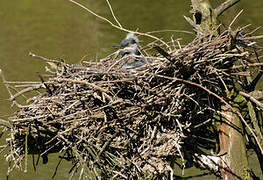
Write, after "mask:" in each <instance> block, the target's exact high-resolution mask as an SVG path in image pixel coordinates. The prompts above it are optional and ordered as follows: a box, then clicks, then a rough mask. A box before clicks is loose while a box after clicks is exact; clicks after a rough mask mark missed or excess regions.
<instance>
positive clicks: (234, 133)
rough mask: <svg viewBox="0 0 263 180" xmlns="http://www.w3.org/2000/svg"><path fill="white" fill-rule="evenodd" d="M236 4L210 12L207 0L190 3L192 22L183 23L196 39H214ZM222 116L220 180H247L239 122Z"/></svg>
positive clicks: (228, 112)
mask: <svg viewBox="0 0 263 180" xmlns="http://www.w3.org/2000/svg"><path fill="white" fill-rule="evenodd" d="M238 1H239V0H228V1H226V2H225V3H223V4H222V5H220V6H219V7H218V8H216V9H213V8H212V7H211V4H210V2H209V0H192V7H193V20H190V18H186V20H187V21H188V22H189V23H190V24H191V25H193V27H194V29H195V31H196V33H197V36H201V35H203V34H208V33H209V34H212V35H215V36H216V35H218V31H217V23H216V18H217V16H218V15H220V14H222V13H223V11H225V10H226V9H228V8H229V7H231V6H232V5H234V4H235V3H237V2H238ZM228 96H230V95H228ZM222 114H224V117H223V118H222V123H221V124H220V125H219V127H218V129H219V141H220V142H219V144H220V153H219V154H224V155H223V156H222V167H220V172H221V175H222V178H223V179H225V180H226V179H227V180H230V179H250V174H249V173H248V170H249V167H248V159H247V154H246V145H245V140H244V137H243V126H242V123H241V120H240V118H239V117H238V116H237V115H236V114H235V113H233V112H232V111H231V110H229V109H227V108H226V107H225V106H223V107H222Z"/></svg>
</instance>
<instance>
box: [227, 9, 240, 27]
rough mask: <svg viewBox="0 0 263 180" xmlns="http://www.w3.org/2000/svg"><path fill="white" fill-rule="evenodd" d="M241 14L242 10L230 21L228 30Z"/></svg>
mask: <svg viewBox="0 0 263 180" xmlns="http://www.w3.org/2000/svg"><path fill="white" fill-rule="evenodd" d="M242 12H243V9H242V10H241V11H240V12H239V13H238V14H237V15H236V16H235V18H234V19H233V20H232V22H231V23H230V24H229V28H230V27H231V26H232V25H233V23H234V22H235V21H236V20H237V18H238V17H239V16H240V14H241V13H242Z"/></svg>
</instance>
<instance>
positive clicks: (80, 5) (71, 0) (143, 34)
mask: <svg viewBox="0 0 263 180" xmlns="http://www.w3.org/2000/svg"><path fill="white" fill-rule="evenodd" d="M68 1H69V2H71V3H73V4H75V5H77V6H79V7H81V8H82V9H85V10H86V11H88V12H89V13H91V14H92V15H94V16H96V17H97V18H100V19H102V20H103V21H106V22H107V23H109V24H110V25H111V26H112V27H114V28H117V29H119V30H121V31H124V32H127V33H134V34H137V35H141V36H146V37H150V38H153V39H156V40H158V41H160V42H161V43H163V44H164V45H165V46H166V47H167V48H169V45H168V44H167V43H166V42H164V41H163V40H161V39H160V38H157V37H156V36H152V35H150V34H147V33H142V32H135V31H131V30H128V29H125V28H122V27H119V26H117V25H116V24H113V23H112V22H111V21H110V20H108V19H107V18H105V17H102V16H100V15H98V14H96V13H95V12H94V11H92V10H90V9H89V8H87V7H85V6H84V5H82V4H80V3H78V2H76V1H74V0H68Z"/></svg>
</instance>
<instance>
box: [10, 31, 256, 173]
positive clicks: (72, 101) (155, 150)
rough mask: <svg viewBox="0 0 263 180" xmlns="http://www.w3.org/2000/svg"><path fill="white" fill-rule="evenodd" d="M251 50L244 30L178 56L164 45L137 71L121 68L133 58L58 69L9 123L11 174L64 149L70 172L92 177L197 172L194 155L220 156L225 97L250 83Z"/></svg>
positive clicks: (203, 40)
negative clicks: (32, 156) (177, 170)
mask: <svg viewBox="0 0 263 180" xmlns="http://www.w3.org/2000/svg"><path fill="white" fill-rule="evenodd" d="M250 39H251V38H250ZM249 43H251V41H246V37H245V36H244V35H243V34H242V33H240V32H236V33H235V36H234V37H233V32H232V31H226V32H224V33H222V35H220V36H218V37H212V36H204V37H200V38H197V39H195V40H194V41H192V42H191V43H189V44H188V45H186V46H184V47H178V48H176V49H174V50H172V51H168V50H163V49H161V48H160V47H158V48H156V49H157V50H158V51H159V53H158V52H157V51H156V54H155V55H152V56H146V57H145V58H147V59H148V60H149V62H151V63H148V64H145V65H144V66H142V67H139V68H137V69H135V70H134V69H133V70H126V69H122V68H119V67H120V66H118V64H119V63H120V62H121V61H124V60H127V58H134V57H131V56H125V57H124V58H123V59H121V60H120V59H119V58H114V57H113V56H109V57H108V58H106V59H104V60H102V61H101V62H99V63H95V64H94V63H93V64H89V65H86V66H84V65H69V64H66V63H65V62H62V61H58V62H57V70H56V72H54V74H50V77H49V78H46V77H45V76H41V75H40V77H41V78H43V79H42V80H43V82H41V83H39V84H37V85H35V84H34V85H32V84H31V85H28V86H30V87H31V88H32V91H37V90H36V89H37V88H44V89H45V91H44V92H43V91H42V92H41V93H39V95H36V96H34V97H32V98H29V99H27V102H28V103H29V105H27V106H23V107H22V106H21V107H20V111H19V112H18V113H17V114H16V115H15V117H13V118H12V123H13V125H12V128H11V134H12V136H11V138H10V139H8V143H9V146H10V152H9V154H8V155H7V160H9V161H14V163H13V165H12V166H11V167H10V171H11V170H12V168H14V167H17V166H21V165H22V164H21V163H22V162H23V159H24V158H25V157H26V158H27V154H40V155H41V156H42V157H43V162H44V163H45V162H47V160H48V159H47V157H48V154H49V153H51V152H58V151H59V152H62V153H63V156H60V158H64V159H67V160H70V161H72V162H73V167H72V169H71V171H70V172H72V174H73V173H74V172H76V171H77V170H78V169H79V170H80V169H82V170H83V171H81V172H82V173H81V175H82V176H86V177H92V176H93V177H96V176H102V177H105V178H109V177H119V178H132V177H133V178H135V177H141V178H147V177H148V178H150V177H153V176H159V175H162V174H165V173H166V172H168V171H170V170H171V169H172V168H173V166H174V165H175V164H174V163H172V164H171V162H176V163H177V165H179V166H180V167H181V168H184V167H190V166H192V164H193V159H194V156H195V155H196V154H200V153H203V154H205V153H206V152H204V151H205V150H207V151H208V150H211V149H212V150H214V151H215V152H218V149H217V148H216V144H217V139H218V132H217V130H216V128H215V127H216V126H215V123H216V122H217V121H218V119H216V114H217V113H218V112H219V111H220V106H221V105H222V102H223V101H227V98H226V97H227V95H226V93H227V92H230V91H231V90H232V89H234V88H235V86H242V87H245V86H246V85H247V84H244V82H246V80H245V79H246V76H247V74H245V76H244V72H245V73H247V70H248V67H249V66H248V64H249V63H250V62H249V61H248V58H250V57H251V56H252V53H251V52H252V51H251V52H250V50H252V48H251V47H249ZM168 44H170V45H171V47H170V48H171V49H173V47H175V45H174V44H173V43H172V42H168ZM159 46H161V45H159ZM150 49H151V48H150ZM165 51H167V52H165ZM147 54H149V53H147ZM33 56H34V55H33ZM237 65H239V68H238V67H237ZM233 85H235V86H233ZM20 94H21V93H20ZM20 94H19V95H20ZM215 95H216V96H215ZM12 100H15V98H12ZM25 147H27V148H26V149H27V151H25Z"/></svg>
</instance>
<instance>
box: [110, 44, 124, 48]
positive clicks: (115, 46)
mask: <svg viewBox="0 0 263 180" xmlns="http://www.w3.org/2000/svg"><path fill="white" fill-rule="evenodd" d="M112 47H113V48H118V49H119V48H121V47H122V46H121V45H120V44H115V45H112Z"/></svg>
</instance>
